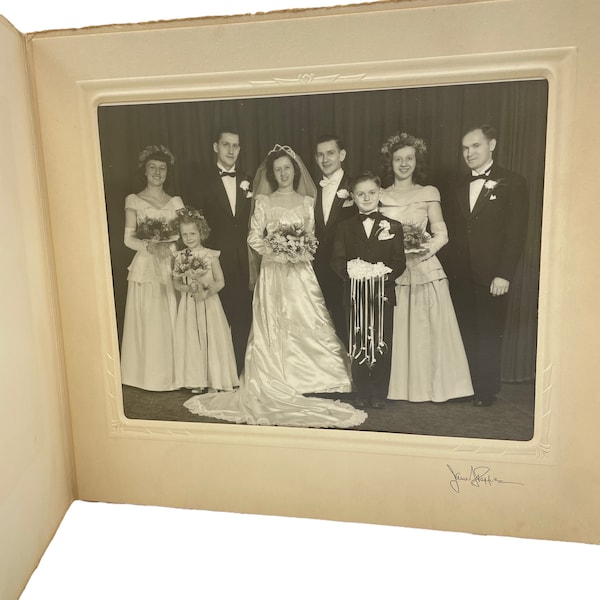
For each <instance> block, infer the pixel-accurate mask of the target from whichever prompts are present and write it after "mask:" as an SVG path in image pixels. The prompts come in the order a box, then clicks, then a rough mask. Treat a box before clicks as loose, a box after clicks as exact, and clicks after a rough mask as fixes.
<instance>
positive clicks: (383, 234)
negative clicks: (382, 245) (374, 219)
mask: <svg viewBox="0 0 600 600" xmlns="http://www.w3.org/2000/svg"><path fill="white" fill-rule="evenodd" d="M390 227H391V225H390V222H389V221H386V220H385V219H382V220H381V221H379V229H378V230H377V239H378V240H391V239H393V238H394V237H395V235H396V234H394V233H392V232H391V231H390Z"/></svg>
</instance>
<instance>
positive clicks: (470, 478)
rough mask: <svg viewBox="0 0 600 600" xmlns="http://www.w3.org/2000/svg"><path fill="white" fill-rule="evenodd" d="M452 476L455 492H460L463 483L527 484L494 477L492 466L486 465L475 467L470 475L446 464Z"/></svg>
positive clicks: (489, 485)
mask: <svg viewBox="0 0 600 600" xmlns="http://www.w3.org/2000/svg"><path fill="white" fill-rule="evenodd" d="M446 466H447V467H448V470H449V471H450V473H452V478H451V479H450V487H451V488H452V491H453V492H456V493H457V494H460V486H461V484H463V483H464V484H469V485H472V486H473V487H484V486H488V487H492V486H494V485H496V484H501V483H508V484H511V485H525V484H523V483H521V482H519V481H505V480H504V479H498V477H492V474H491V468H490V467H486V466H479V467H473V466H471V470H470V471H469V474H468V475H463V474H462V473H461V472H460V471H455V470H454V469H453V468H452V467H451V466H450V465H446Z"/></svg>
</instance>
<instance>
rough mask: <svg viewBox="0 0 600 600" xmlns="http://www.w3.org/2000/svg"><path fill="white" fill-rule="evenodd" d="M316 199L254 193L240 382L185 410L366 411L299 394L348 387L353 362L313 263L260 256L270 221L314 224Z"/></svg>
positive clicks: (319, 417) (359, 416)
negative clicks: (251, 284) (253, 278)
mask: <svg viewBox="0 0 600 600" xmlns="http://www.w3.org/2000/svg"><path fill="white" fill-rule="evenodd" d="M313 207H314V200H313V199H312V198H308V197H302V196H300V195H299V194H297V193H295V192H292V193H290V194H283V193H280V192H275V193H274V194H272V195H271V196H269V197H266V196H258V197H257V198H256V208H255V211H254V214H253V216H252V222H251V227H250V233H249V236H248V243H249V245H250V246H251V247H252V248H253V249H254V250H256V251H257V252H258V253H259V254H261V255H262V261H261V267H260V274H259V277H258V280H257V283H256V288H255V291H254V299H253V303H252V311H253V320H252V330H251V332H250V338H249V340H248V347H247V349H246V357H245V366H244V372H243V374H242V376H241V379H240V387H239V389H237V390H235V391H233V392H222V393H215V394H206V395H200V396H194V397H192V398H190V399H189V400H187V401H186V402H185V404H184V406H185V407H186V408H187V409H188V410H190V412H192V413H194V414H197V415H202V416H209V417H215V418H218V419H223V420H226V421H231V422H235V423H248V424H253V425H285V426H293V427H338V428H348V427H354V426H356V425H360V424H361V423H362V422H363V421H364V420H365V419H366V418H367V414H366V413H365V412H364V411H361V410H358V409H356V408H354V407H353V406H352V405H350V404H348V403H345V402H341V401H339V400H328V399H324V398H316V397H308V396H304V395H303V394H307V393H318V392H328V393H332V392H334V393H335V392H349V391H351V381H350V361H349V358H348V355H347V352H346V350H345V348H344V347H343V345H342V343H341V341H340V340H339V338H338V337H337V336H336V334H335V331H334V328H333V324H332V322H331V317H330V316H329V313H328V311H327V309H326V307H325V301H324V300H323V295H322V293H321V290H320V288H319V284H318V283H317V279H316V276H315V274H314V271H313V268H312V264H311V263H310V262H299V263H290V262H280V261H278V260H275V259H273V257H272V256H268V255H265V252H266V245H265V242H264V239H263V238H264V231H265V228H266V227H267V225H268V224H274V223H277V222H293V223H299V224H304V226H305V227H307V228H310V229H314V217H313Z"/></svg>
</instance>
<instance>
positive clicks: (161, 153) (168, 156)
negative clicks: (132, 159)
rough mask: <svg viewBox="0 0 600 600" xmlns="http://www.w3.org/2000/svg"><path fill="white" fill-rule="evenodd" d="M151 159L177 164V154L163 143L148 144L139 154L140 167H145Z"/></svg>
mask: <svg viewBox="0 0 600 600" xmlns="http://www.w3.org/2000/svg"><path fill="white" fill-rule="evenodd" d="M149 160H160V161H161V162H164V163H166V164H168V165H171V166H173V165H174V164H175V156H174V155H173V153H172V152H171V151H170V150H169V149H168V148H167V147H166V146H163V145H162V144H158V145H155V144H154V145H151V146H146V147H145V148H144V149H143V150H142V151H141V152H140V154H139V156H138V161H139V164H138V167H139V168H140V169H145V168H146V164H147V163H148V161H149Z"/></svg>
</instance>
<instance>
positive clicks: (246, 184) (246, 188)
mask: <svg viewBox="0 0 600 600" xmlns="http://www.w3.org/2000/svg"><path fill="white" fill-rule="evenodd" d="M240 189H241V190H243V191H244V192H246V198H252V190H251V189H250V182H249V181H248V180H247V179H244V180H243V181H242V182H240Z"/></svg>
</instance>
